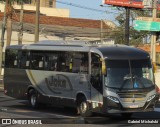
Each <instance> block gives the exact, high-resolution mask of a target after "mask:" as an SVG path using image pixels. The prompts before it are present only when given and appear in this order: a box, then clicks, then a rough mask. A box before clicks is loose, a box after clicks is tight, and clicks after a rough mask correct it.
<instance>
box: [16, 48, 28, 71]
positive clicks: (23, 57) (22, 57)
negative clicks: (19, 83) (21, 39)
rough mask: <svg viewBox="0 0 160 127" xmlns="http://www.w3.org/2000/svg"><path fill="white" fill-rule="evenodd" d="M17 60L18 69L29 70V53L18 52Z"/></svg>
mask: <svg viewBox="0 0 160 127" xmlns="http://www.w3.org/2000/svg"><path fill="white" fill-rule="evenodd" d="M18 59H19V61H20V62H19V68H22V69H29V62H30V61H29V52H27V51H19V52H18Z"/></svg>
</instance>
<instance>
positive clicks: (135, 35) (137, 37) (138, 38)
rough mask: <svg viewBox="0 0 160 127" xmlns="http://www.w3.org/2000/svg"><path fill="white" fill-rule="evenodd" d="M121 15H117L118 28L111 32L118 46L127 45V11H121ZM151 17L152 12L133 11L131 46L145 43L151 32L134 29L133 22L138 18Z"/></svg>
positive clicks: (131, 16)
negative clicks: (125, 34)
mask: <svg viewBox="0 0 160 127" xmlns="http://www.w3.org/2000/svg"><path fill="white" fill-rule="evenodd" d="M120 12H121V13H119V15H117V17H116V18H115V19H116V22H117V23H118V26H117V27H116V28H115V29H114V30H113V31H112V32H111V34H110V37H111V38H112V39H114V40H115V43H116V44H125V38H124V37H125V36H124V33H125V20H126V17H125V10H124V9H121V10H120ZM138 16H140V17H146V16H147V17H149V16H150V12H147V11H141V10H131V11H130V38H129V40H130V45H139V44H142V43H143V40H144V38H146V37H148V35H149V32H147V31H137V30H134V28H133V25H134V23H133V21H134V20H135V18H136V17H138Z"/></svg>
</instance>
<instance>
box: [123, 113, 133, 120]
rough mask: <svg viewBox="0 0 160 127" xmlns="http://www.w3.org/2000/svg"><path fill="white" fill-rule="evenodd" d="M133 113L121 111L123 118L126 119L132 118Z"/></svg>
mask: <svg viewBox="0 0 160 127" xmlns="http://www.w3.org/2000/svg"><path fill="white" fill-rule="evenodd" d="M132 115H133V113H121V116H122V118H125V119H129V118H131V116H132Z"/></svg>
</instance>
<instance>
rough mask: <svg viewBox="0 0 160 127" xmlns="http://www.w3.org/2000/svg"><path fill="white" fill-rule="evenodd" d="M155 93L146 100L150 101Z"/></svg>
mask: <svg viewBox="0 0 160 127" xmlns="http://www.w3.org/2000/svg"><path fill="white" fill-rule="evenodd" d="M155 96H156V95H152V96H150V97H149V98H148V99H147V102H149V101H151V100H152V99H153V98H154V97H155Z"/></svg>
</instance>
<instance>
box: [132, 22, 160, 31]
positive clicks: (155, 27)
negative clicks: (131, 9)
mask: <svg viewBox="0 0 160 127" xmlns="http://www.w3.org/2000/svg"><path fill="white" fill-rule="evenodd" d="M134 29H135V30H145V31H160V22H152V21H142V20H135V21H134Z"/></svg>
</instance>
